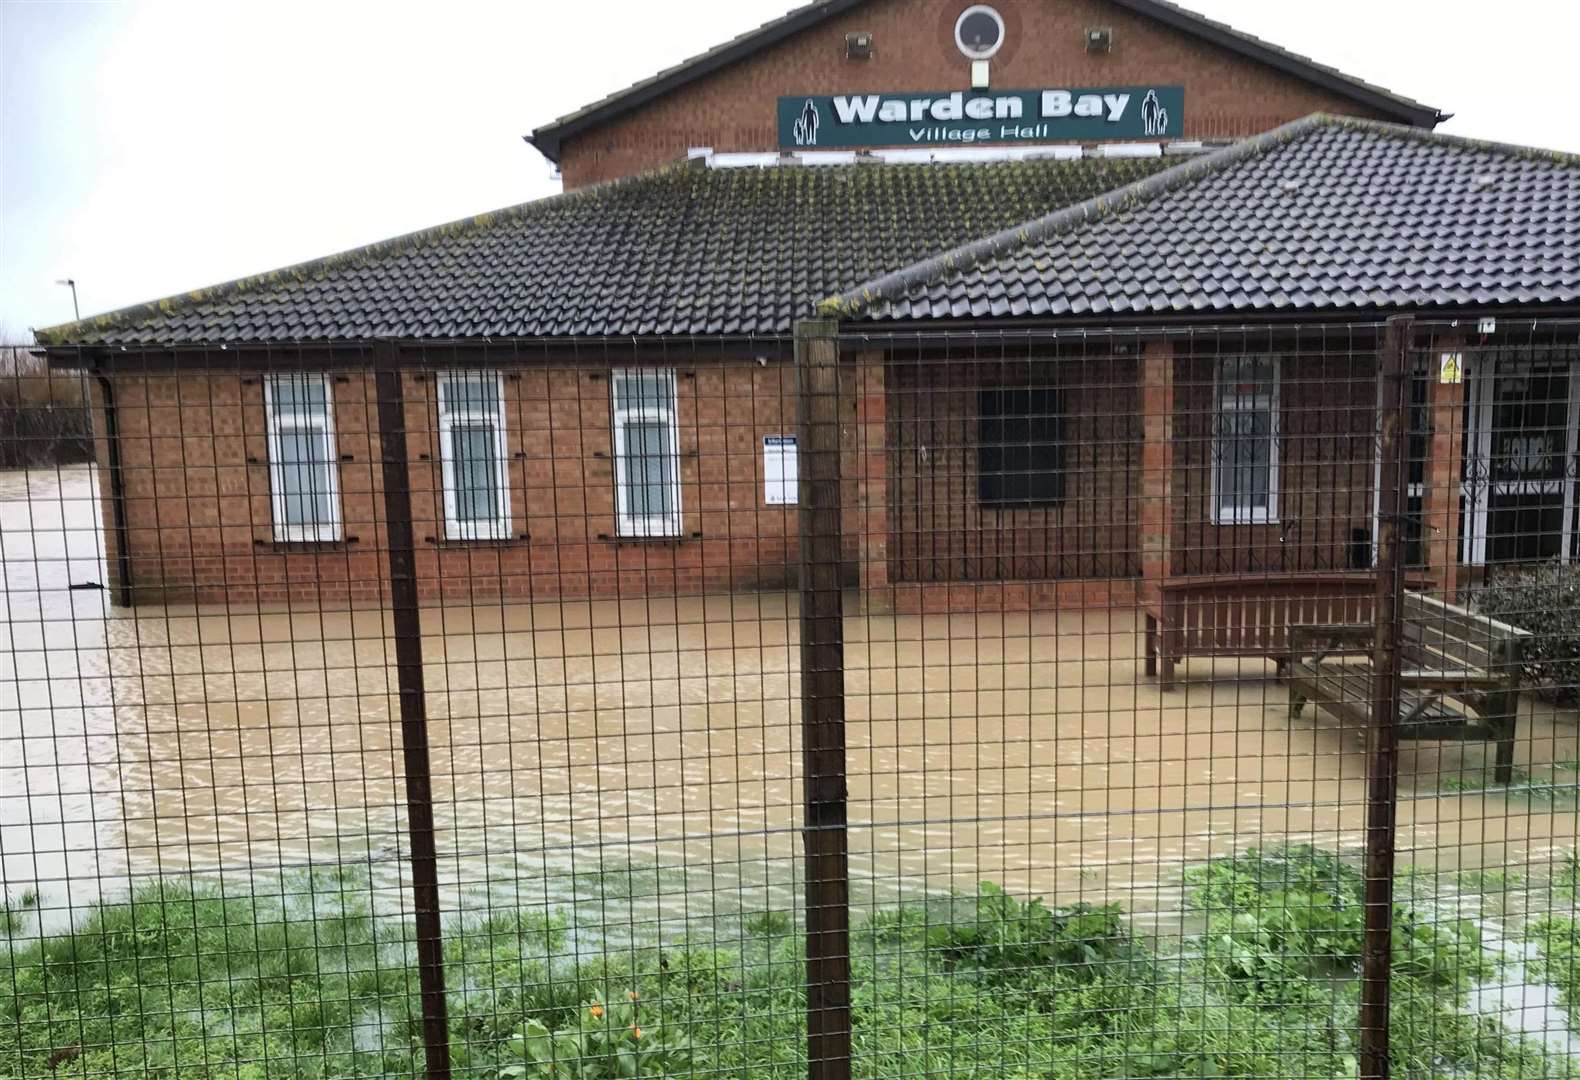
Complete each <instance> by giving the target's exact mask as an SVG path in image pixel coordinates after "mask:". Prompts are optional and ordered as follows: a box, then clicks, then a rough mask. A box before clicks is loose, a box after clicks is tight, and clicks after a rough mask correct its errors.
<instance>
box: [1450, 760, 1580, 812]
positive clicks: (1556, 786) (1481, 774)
mask: <svg viewBox="0 0 1580 1080" xmlns="http://www.w3.org/2000/svg"><path fill="white" fill-rule="evenodd" d="M1563 771H1567V770H1563ZM1493 772H1494V770H1492V769H1472V770H1470V771H1468V772H1465V773H1462V774H1460V775H1458V776H1445V777H1443V779H1442V780H1441V781H1440V782H1439V783H1438V788H1439V790H1441V791H1445V792H1449V793H1452V794H1455V795H1502V796H1505V797H1507V798H1511V799H1513V798H1517V797H1519V796H1524V797H1525V798H1526V799H1527V800H1529V801H1530V802H1533V803H1541V804H1543V805H1559V806H1567V805H1573V804H1574V803H1575V802H1576V801H1577V800H1580V779H1577V778H1570V779H1559V778H1558V777H1555V776H1537V775H1533V774H1532V773H1531V772H1530V771H1529V770H1526V769H1520V768H1516V769H1515V770H1514V771H1513V778H1512V779H1511V780H1510V781H1509V783H1507V784H1500V783H1498V782H1497V781H1496V780H1495V779H1494V777H1493Z"/></svg>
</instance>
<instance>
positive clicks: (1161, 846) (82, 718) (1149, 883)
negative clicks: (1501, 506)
mask: <svg viewBox="0 0 1580 1080" xmlns="http://www.w3.org/2000/svg"><path fill="white" fill-rule="evenodd" d="M94 492H95V487H94V481H93V477H92V474H91V471H90V469H88V468H86V467H84V468H72V469H61V470H36V471H32V472H28V473H21V472H13V473H8V474H3V475H0V561H3V568H4V582H5V594H4V612H5V615H6V621H5V623H4V625H3V626H0V635H3V642H4V648H3V650H0V870H3V875H4V878H5V882H6V885H7V888H8V890H9V891H10V892H11V893H12V895H13V896H14V895H15V894H16V893H17V892H19V891H20V890H23V889H30V888H37V889H38V890H39V891H40V892H41V894H42V896H43V897H44V906H45V908H46V920H48V919H54V920H56V921H57V922H58V921H61V920H69V919H71V918H73V917H74V916H75V915H77V914H80V911H81V909H82V907H83V906H84V905H86V904H89V903H91V902H92V901H93V900H95V899H97V898H98V897H99V896H101V895H105V894H107V893H108V894H115V893H120V892H123V891H124V889H125V888H126V887H127V886H128V885H130V884H134V883H136V882H137V881H140V880H144V879H146V878H148V877H150V876H153V875H161V874H176V873H185V872H201V873H205V874H223V875H229V876H230V880H231V881H233V882H234V881H242V882H244V883H245V884H243V886H242V887H243V888H248V887H253V885H252V884H251V883H252V882H255V881H256V880H257V878H256V877H255V876H254V875H259V874H267V873H278V872H280V871H282V870H285V869H288V868H292V867H305V866H324V865H351V866H360V867H366V868H368V869H369V870H370V872H371V875H372V880H373V882H374V885H375V887H376V888H377V889H378V890H379V892H380V895H381V897H382V899H383V901H384V902H386V903H388V904H391V905H398V904H399V903H400V896H401V889H400V888H399V886H400V883H401V879H402V876H403V863H402V860H401V853H402V852H403V851H404V850H405V845H406V838H405V835H404V832H403V829H404V814H403V812H402V811H401V808H400V807H401V800H402V799H403V798H404V792H403V787H402V784H401V783H400V780H399V770H400V767H401V756H400V742H399V730H398V726H396V725H395V724H394V723H393V722H392V717H391V701H390V696H389V694H390V689H391V680H392V678H393V673H392V668H391V666H390V664H391V661H392V649H391V642H390V640H389V627H390V624H389V620H388V618H387V617H386V615H385V614H383V613H381V612H379V611H377V610H344V609H342V610H322V611H320V610H302V609H297V610H285V609H258V608H251V609H242V608H230V609H228V610H226V609H218V608H204V609H198V608H145V609H140V610H138V611H136V612H135V613H127V612H123V611H116V610H113V609H111V608H109V606H108V600H107V597H106V596H105V594H103V593H100V592H73V591H69V589H68V586H69V585H71V584H74V583H82V582H86V581H101V582H102V581H103V580H104V569H103V566H102V543H101V540H100V535H99V531H98V528H99V527H98V522H97V516H96V515H97V504H96V500H95V497H94ZM423 627H424V651H425V654H426V656H427V660H428V663H427V668H426V676H427V680H428V691H429V708H430V713H431V716H432V724H431V740H432V744H433V764H434V771H435V777H436V795H437V798H438V810H437V812H438V819H439V836H438V843H439V848H440V851H441V853H442V860H441V861H442V867H441V872H442V874H443V876H444V880H445V883H446V889H447V896H448V897H449V898H450V902H451V903H452V904H453V905H455V906H456V907H457V908H466V907H468V906H471V907H473V908H477V909H486V908H488V907H489V906H491V905H494V904H496V903H500V902H505V901H508V902H510V903H513V904H516V905H523V904H554V903H560V902H571V903H574V904H592V903H594V902H597V901H609V902H611V903H612V902H613V901H615V900H619V899H624V900H629V899H630V898H631V893H632V892H633V891H642V892H643V893H644V896H645V899H646V901H647V903H646V906H643V905H636V906H628V907H627V908H619V909H618V910H619V911H620V912H621V914H619V915H618V916H615V915H613V914H610V913H611V912H614V911H615V910H617V909H616V907H608V908H600V909H598V910H597V911H596V912H595V914H594V915H592V916H591V918H592V919H593V920H594V921H596V920H597V919H599V918H605V919H613V918H616V917H618V918H619V919H623V920H626V921H627V922H628V923H629V924H630V926H631V927H634V926H635V924H636V923H637V922H638V921H641V920H645V919H647V918H650V917H653V918H658V917H669V916H671V915H678V916H679V917H682V918H695V917H697V916H699V915H702V916H705V915H708V914H709V913H711V912H717V911H723V910H731V911H739V910H748V911H749V910H755V909H759V908H762V907H765V906H788V905H789V904H790V903H793V898H794V895H795V892H796V888H797V886H796V882H797V881H798V870H797V866H796V862H795V856H796V854H797V852H798V837H797V833H796V828H797V823H798V810H797V803H798V799H799V795H800V781H799V771H800V760H799V743H798V738H797V733H796V719H797V716H798V712H797V706H796V702H795V690H796V683H797V679H796V674H795V672H796V666H797V662H798V655H797V649H796V620H795V606H794V600H793V598H791V597H787V596H783V595H758V594H750V595H737V596H729V597H709V598H698V599H679V600H675V599H653V600H641V599H631V600H627V601H619V602H616V601H607V602H603V601H600V602H591V603H589V602H567V603H546V604H535V605H510V606H500V605H497V604H496V605H485V606H478V607H475V608H466V609H461V608H448V609H443V610H439V609H433V610H428V611H425V612H424V614H423ZM1136 631H1137V627H1136V624H1135V619H1134V616H1133V614H1132V613H1131V612H1129V611H1122V612H1113V613H1104V612H1096V613H1085V614H1080V613H1050V614H1036V615H1002V614H983V615H977V616H953V617H942V616H940V617H900V618H894V617H876V616H873V617H869V616H852V617H850V618H849V619H848V622H847V626H846V632H847V663H848V675H847V687H848V691H849V695H850V696H849V701H848V716H849V721H850V723H849V743H850V745H849V767H850V772H851V775H850V796H851V819H852V826H853V827H852V831H851V848H852V863H853V867H854V869H855V871H856V873H857V883H856V888H855V893H856V896H857V899H858V901H862V902H882V901H884V900H888V899H892V898H894V897H896V896H903V895H919V894H921V893H924V892H938V891H945V890H970V889H973V888H974V887H975V885H976V883H977V882H978V881H980V880H991V881H995V882H997V883H999V884H1001V885H1003V886H1005V887H1006V888H1009V889H1011V890H1013V891H1016V892H1023V893H1034V894H1040V895H1043V896H1046V897H1048V898H1050V900H1052V901H1055V902H1058V903H1068V902H1073V901H1076V900H1088V901H1109V900H1112V901H1118V902H1120V903H1123V904H1125V905H1126V906H1127V907H1128V908H1130V909H1131V910H1133V911H1136V912H1138V913H1150V914H1154V915H1156V916H1158V920H1159V922H1158V925H1160V926H1163V925H1167V924H1168V922H1169V920H1170V919H1171V918H1172V915H1170V914H1169V913H1173V912H1177V911H1178V910H1179V907H1180V887H1179V880H1180V872H1181V868H1182V867H1183V866H1185V865H1187V864H1189V863H1191V862H1195V861H1199V860H1201V859H1204V858H1206V857H1208V856H1210V855H1214V854H1221V853H1224V852H1227V851H1231V850H1235V849H1238V848H1243V847H1246V846H1250V845H1251V844H1266V843H1273V842H1278V841H1280V840H1285V839H1292V840H1300V841H1310V842H1314V843H1317V844H1321V845H1324V846H1329V847H1337V848H1342V849H1345V850H1355V849H1357V848H1358V847H1359V846H1360V844H1361V843H1362V839H1363V835H1362V828H1363V822H1364V814H1365V756H1364V750H1365V744H1364V739H1363V736H1362V733H1360V732H1358V731H1346V730H1341V729H1340V728H1339V727H1338V726H1336V725H1335V724H1334V722H1333V721H1331V720H1330V719H1328V718H1326V717H1324V716H1322V715H1321V714H1317V715H1315V716H1312V715H1309V713H1308V715H1307V717H1305V718H1303V719H1300V720H1292V719H1291V717H1290V716H1289V713H1288V710H1287V709H1286V707H1285V703H1284V697H1283V694H1282V692H1281V691H1280V690H1279V688H1278V687H1277V685H1276V684H1275V683H1274V682H1273V681H1272V678H1271V674H1272V673H1271V669H1270V668H1269V667H1268V666H1267V665H1265V664H1263V663H1261V662H1244V663H1219V664H1216V665H1213V664H1205V663H1192V664H1191V665H1189V666H1188V668H1187V671H1186V674H1187V684H1186V685H1185V686H1184V687H1183V688H1182V689H1181V690H1179V691H1176V692H1172V693H1169V694H1160V693H1159V692H1158V691H1157V689H1156V687H1155V685H1154V684H1153V683H1152V682H1151V681H1149V680H1147V679H1146V678H1144V677H1143V676H1142V674H1141V672H1140V666H1139V662H1138V658H1137V649H1138V640H1137V632H1136ZM1526 710H1527V715H1526V716H1525V717H1524V718H1523V724H1522V729H1521V745H1520V754H1521V758H1522V762H1523V763H1524V764H1527V765H1528V766H1530V767H1532V768H1533V769H1539V768H1541V767H1543V766H1546V765H1550V764H1552V763H1562V762H1573V761H1575V760H1576V759H1580V740H1577V733H1580V727H1577V723H1576V718H1575V716H1574V715H1572V714H1569V713H1555V712H1553V711H1552V710H1550V709H1546V708H1545V707H1540V706H1536V705H1532V704H1527V705H1526ZM1488 753H1489V750H1488V748H1486V747H1483V746H1481V745H1479V744H1471V745H1468V746H1459V745H1453V744H1442V745H1439V744H1420V745H1407V746H1406V748H1405V751H1404V754H1403V761H1402V770H1403V775H1402V784H1403V801H1402V805H1401V806H1400V813H1399V818H1400V825H1401V833H1400V838H1399V846H1400V851H1401V857H1402V858H1403V859H1404V860H1405V861H1406V862H1407V863H1413V864H1416V865H1418V866H1420V867H1422V868H1423V869H1426V870H1444V871H1459V870H1466V869H1477V868H1499V869H1503V868H1509V867H1521V868H1526V869H1527V870H1528V872H1529V873H1530V875H1531V876H1532V877H1533V878H1535V879H1542V880H1545V878H1546V876H1547V875H1548V874H1549V873H1550V870H1551V868H1552V867H1553V866H1554V865H1555V861H1556V860H1559V859H1561V858H1562V857H1563V856H1564V855H1565V854H1567V853H1568V852H1569V851H1571V850H1572V849H1573V848H1574V847H1575V845H1576V837H1577V821H1576V816H1575V814H1574V813H1573V812H1572V807H1573V803H1572V801H1571V803H1570V807H1569V808H1568V809H1565V808H1563V807H1562V803H1561V801H1560V803H1557V804H1555V803H1553V802H1546V803H1543V802H1539V801H1533V800H1530V799H1527V798H1517V797H1506V796H1503V795H1498V794H1494V795H1484V796H1483V795H1475V794H1460V793H1455V792H1453V791H1449V790H1445V789H1444V787H1443V781H1444V779H1445V778H1446V777H1450V776H1456V775H1459V774H1461V773H1464V772H1467V771H1475V770H1480V769H1482V768H1484V767H1485V766H1486V765H1487V763H1488ZM627 867H631V868H636V869H637V870H639V871H641V872H642V873H644V874H645V873H647V871H649V870H651V871H653V873H652V874H651V875H650V876H649V877H646V878H644V879H643V880H644V881H645V884H644V885H642V886H641V887H640V888H638V887H637V886H636V885H634V884H632V883H633V882H634V881H635V880H636V875H635V874H624V875H622V873H621V872H620V871H621V870H623V869H624V868H627ZM611 868H613V870H611ZM566 883H569V884H566ZM655 912H656V913H657V914H654V913H655Z"/></svg>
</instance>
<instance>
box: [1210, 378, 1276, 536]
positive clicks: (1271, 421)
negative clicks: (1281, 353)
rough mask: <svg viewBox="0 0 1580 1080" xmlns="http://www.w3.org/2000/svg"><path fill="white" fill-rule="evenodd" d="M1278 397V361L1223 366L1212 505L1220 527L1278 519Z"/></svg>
mask: <svg viewBox="0 0 1580 1080" xmlns="http://www.w3.org/2000/svg"><path fill="white" fill-rule="evenodd" d="M1278 396H1279V371H1278V363H1277V361H1275V360H1270V359H1265V358H1264V359H1255V358H1247V357H1231V358H1229V359H1227V360H1224V361H1222V362H1221V363H1220V364H1219V366H1218V381H1217V408H1216V411H1215V413H1214V417H1213V443H1212V505H1213V520H1214V521H1215V522H1217V523H1218V524H1220V525H1253V524H1265V523H1268V522H1274V521H1277V520H1278V435H1279V430H1278V428H1279V424H1278V415H1279V406H1278Z"/></svg>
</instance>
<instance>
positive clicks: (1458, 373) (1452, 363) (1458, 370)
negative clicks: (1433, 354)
mask: <svg viewBox="0 0 1580 1080" xmlns="http://www.w3.org/2000/svg"><path fill="white" fill-rule="evenodd" d="M1437 381H1438V382H1440V383H1442V384H1443V385H1444V386H1458V385H1459V384H1460V383H1462V382H1464V381H1465V357H1464V356H1463V355H1462V354H1460V353H1457V352H1446V353H1444V354H1443V358H1442V361H1441V362H1440V363H1439V364H1438V368H1437Z"/></svg>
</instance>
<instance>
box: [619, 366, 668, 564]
mask: <svg viewBox="0 0 1580 1080" xmlns="http://www.w3.org/2000/svg"><path fill="white" fill-rule="evenodd" d="M625 377H630V378H636V379H661V380H667V381H668V383H669V400H670V401H672V402H675V403H676V405H677V406H678V404H679V400H680V394H679V391H678V389H677V385H676V379H675V370H674V369H673V368H615V369H614V370H613V371H612V372H611V373H610V377H609V411H610V418H611V421H612V426H613V440H614V497H615V525H616V532H617V533H618V534H619V535H620V536H622V537H629V538H632V539H666V538H667V539H673V538H676V537H679V536H680V535H681V522H682V520H683V518H684V511H683V509H682V506H681V501H680V486H681V485H680V424H679V422H678V417H677V416H676V415H675V409H673V408H671V409H663V408H657V407H654V406H651V405H643V404H641V403H640V402H638V403H637V404H636V405H634V406H631V405H627V404H626V403H625V402H622V401H621V400H620V381H621V379H622V378H625ZM634 423H642V424H663V425H664V426H665V428H666V429H667V430H668V432H669V439H668V442H669V446H668V454H669V461H670V476H671V480H670V503H671V505H672V506H673V507H674V512H673V513H672V514H669V515H667V516H663V517H655V516H653V515H651V514H644V515H642V516H637V515H635V514H633V513H632V512H631V507H630V499H631V486H630V476H629V472H630V468H629V454H628V451H627V448H626V426H627V425H629V424H634Z"/></svg>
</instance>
